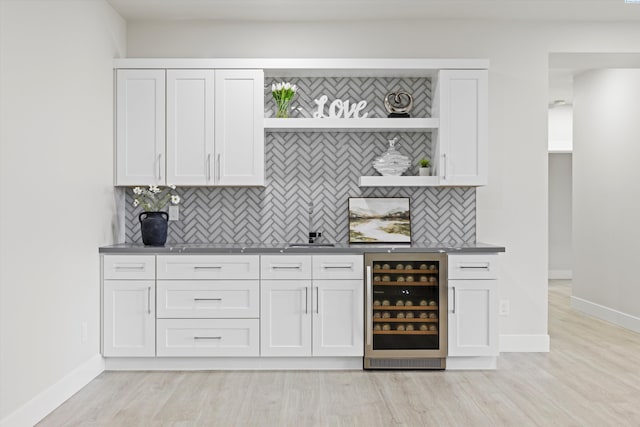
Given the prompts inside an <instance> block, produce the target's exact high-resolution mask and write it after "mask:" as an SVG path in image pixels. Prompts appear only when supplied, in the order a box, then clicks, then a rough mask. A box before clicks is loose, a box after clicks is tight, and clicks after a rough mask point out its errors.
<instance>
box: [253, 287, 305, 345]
mask: <svg viewBox="0 0 640 427" xmlns="http://www.w3.org/2000/svg"><path fill="white" fill-rule="evenodd" d="M310 288H311V282H310V281H309V280H282V281H277V280H263V281H262V283H261V289H260V308H261V316H260V349H261V351H260V354H261V355H262V356H311V291H310Z"/></svg>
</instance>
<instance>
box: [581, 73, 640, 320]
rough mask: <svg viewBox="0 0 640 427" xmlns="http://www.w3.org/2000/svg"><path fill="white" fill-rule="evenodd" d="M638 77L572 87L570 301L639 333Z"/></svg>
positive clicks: (585, 80) (596, 76)
mask: <svg viewBox="0 0 640 427" xmlns="http://www.w3.org/2000/svg"><path fill="white" fill-rule="evenodd" d="M638 93H640V70H638V69H626V70H623V69H611V70H594V71H589V72H585V73H582V74H579V75H577V76H576V77H575V80H574V96H575V103H574V153H573V176H574V180H573V250H574V266H573V277H574V278H573V298H572V304H573V305H574V306H575V307H576V308H578V309H580V310H583V311H586V312H588V313H591V314H594V315H597V316H599V317H602V318H605V319H607V320H610V321H613V322H615V323H619V324H621V325H623V326H626V327H629V328H632V329H635V330H637V331H640V305H639V304H638V301H639V300H640V287H639V286H638V257H639V255H640V226H639V225H638V224H639V220H638V213H639V212H640V199H639V198H638V195H639V194H640V168H638V159H639V158H640V144H639V143H638V142H639V141H640V126H639V125H638V117H640V98H639V97H638Z"/></svg>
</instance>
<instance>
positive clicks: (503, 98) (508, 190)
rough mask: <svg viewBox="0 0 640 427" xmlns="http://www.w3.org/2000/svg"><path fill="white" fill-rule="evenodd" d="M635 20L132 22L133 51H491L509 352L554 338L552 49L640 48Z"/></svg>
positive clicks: (481, 235)
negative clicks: (550, 289) (550, 308)
mask: <svg viewBox="0 0 640 427" xmlns="http://www.w3.org/2000/svg"><path fill="white" fill-rule="evenodd" d="M638 37H640V28H638V27H637V26H635V25H627V24H615V25H614V24H611V25H596V24H589V25H579V24H565V23H560V24H535V23H533V24H531V23H500V22H487V23H478V22H472V21H450V22H446V21H397V22H394V21H385V22H340V23H313V22H303V23H284V22H277V23H251V22H244V23H214V22H204V21H199V22H185V21H182V22H160V23H150V22H130V23H129V26H128V38H127V49H128V55H129V56H130V57H409V58H411V57H480V58H483V57H486V58H489V59H490V60H491V70H490V76H489V78H490V82H489V96H490V105H489V109H490V111H489V120H490V126H489V141H490V155H489V160H490V166H489V171H490V176H489V185H488V186H487V187H484V188H480V189H479V190H478V200H477V202H478V203H477V206H478V209H477V224H478V227H477V230H478V232H477V237H478V240H480V241H484V242H490V243H495V244H500V245H504V246H506V247H507V252H506V253H505V254H503V255H502V259H503V265H504V268H503V275H502V276H503V278H504V280H503V282H502V285H501V292H500V293H501V298H506V299H509V300H510V303H511V314H510V315H509V316H507V317H502V318H501V325H500V331H501V334H502V341H501V347H502V349H503V350H509V349H515V350H525V349H534V350H541V349H545V348H546V346H547V345H548V342H547V338H548V336H547V268H548V245H547V238H548V236H547V218H548V210H547V203H548V199H547V180H548V173H547V157H548V155H547V104H548V98H547V91H548V54H549V53H550V52H571V51H577V52H589V51H595V52H601V51H615V52H625V51H630V52H632V51H634V50H638V45H637V42H636V40H638Z"/></svg>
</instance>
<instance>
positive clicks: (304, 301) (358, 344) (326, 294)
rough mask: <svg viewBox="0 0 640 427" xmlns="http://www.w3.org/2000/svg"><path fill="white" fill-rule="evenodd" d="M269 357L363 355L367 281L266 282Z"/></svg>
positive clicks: (264, 329) (264, 331)
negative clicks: (364, 284) (364, 300)
mask: <svg viewBox="0 0 640 427" xmlns="http://www.w3.org/2000/svg"><path fill="white" fill-rule="evenodd" d="M261 302H262V307H261V308H262V316H261V322H262V325H261V340H260V342H261V354H262V355H263V356H362V354H363V320H362V316H363V306H362V304H363V289H362V281H361V280H318V281H313V282H311V281H310V280H306V281H305V280H282V281H276V280H263V281H262V289H261Z"/></svg>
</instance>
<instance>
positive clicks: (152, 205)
mask: <svg viewBox="0 0 640 427" xmlns="http://www.w3.org/2000/svg"><path fill="white" fill-rule="evenodd" d="M175 189H176V186H175V185H171V186H169V187H166V188H164V189H160V187H158V186H157V185H150V186H149V188H143V187H135V188H134V189H133V195H134V197H133V206H135V207H138V206H140V207H142V209H143V210H144V212H140V214H139V215H138V220H139V221H140V232H141V233H142V243H144V244H145V246H164V244H165V242H166V241H167V229H168V226H169V224H168V221H169V214H168V213H167V212H164V211H162V209H164V208H165V206H166V205H167V204H168V203H169V202H171V204H173V205H177V204H178V203H180V196H177V195H175V194H171V192H172V191H173V190H175Z"/></svg>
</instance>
